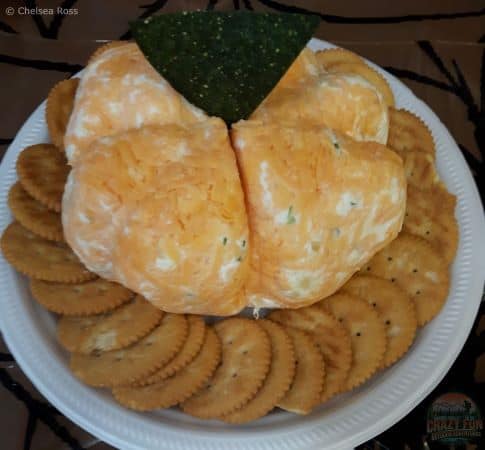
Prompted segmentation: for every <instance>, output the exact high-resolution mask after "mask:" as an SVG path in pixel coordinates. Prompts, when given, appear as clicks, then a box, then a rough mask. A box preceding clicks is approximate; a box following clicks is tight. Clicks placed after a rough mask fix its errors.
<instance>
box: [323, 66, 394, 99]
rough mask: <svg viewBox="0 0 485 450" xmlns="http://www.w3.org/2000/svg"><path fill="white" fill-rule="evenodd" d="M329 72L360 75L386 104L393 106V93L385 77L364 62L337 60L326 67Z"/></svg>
mask: <svg viewBox="0 0 485 450" xmlns="http://www.w3.org/2000/svg"><path fill="white" fill-rule="evenodd" d="M328 71H329V72H340V73H352V74H356V75H359V76H361V77H362V78H364V79H365V80H366V81H367V82H369V83H370V84H371V85H372V86H374V87H375V88H376V90H377V91H378V92H379V93H380V94H381V95H382V98H383V99H384V102H385V103H386V105H387V106H394V104H395V102H394V94H393V93H392V89H391V87H390V86H389V84H388V83H387V81H386V79H385V78H384V77H383V76H382V75H381V74H380V73H379V72H377V71H376V70H374V69H372V68H371V67H369V66H368V65H367V64H366V63H365V62H347V61H346V62H338V63H334V64H332V65H331V66H330V67H329V68H328Z"/></svg>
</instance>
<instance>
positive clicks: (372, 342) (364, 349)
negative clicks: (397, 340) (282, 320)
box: [319, 293, 387, 390]
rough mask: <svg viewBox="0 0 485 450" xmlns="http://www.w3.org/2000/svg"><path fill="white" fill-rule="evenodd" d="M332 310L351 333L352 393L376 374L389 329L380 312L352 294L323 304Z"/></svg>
mask: <svg viewBox="0 0 485 450" xmlns="http://www.w3.org/2000/svg"><path fill="white" fill-rule="evenodd" d="M319 305H320V306H322V307H324V308H325V309H327V310H328V311H330V312H331V313H332V314H333V315H334V316H335V317H336V318H337V319H338V320H339V321H341V322H342V324H343V325H344V326H345V327H346V328H347V330H348V332H349V333H350V338H351V341H352V365H351V367H350V372H349V375H348V377H347V381H346V383H345V388H346V389H347V390H351V389H353V388H355V387H357V386H359V385H360V384H362V383H363V382H364V381H366V380H367V379H368V378H370V377H371V375H373V374H374V373H375V372H376V371H377V369H378V368H379V366H380V365H381V364H382V360H383V357H384V354H385V352H386V345H387V339H386V330H385V328H384V322H383V320H382V318H381V317H380V316H379V314H378V313H377V312H376V310H375V309H374V308H373V307H372V306H370V305H369V304H368V303H367V302H366V301H365V300H362V299H361V298H358V297H353V296H351V295H348V294H340V293H338V294H334V295H332V296H330V297H328V298H326V299H324V300H322V301H321V302H320V303H319Z"/></svg>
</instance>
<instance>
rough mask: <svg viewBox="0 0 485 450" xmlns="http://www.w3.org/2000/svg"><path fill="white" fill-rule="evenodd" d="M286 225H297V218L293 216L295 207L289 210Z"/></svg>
mask: <svg viewBox="0 0 485 450" xmlns="http://www.w3.org/2000/svg"><path fill="white" fill-rule="evenodd" d="M286 223H287V224H289V225H291V224H292V223H296V217H295V215H294V214H293V206H290V207H289V208H288V215H287V217H286Z"/></svg>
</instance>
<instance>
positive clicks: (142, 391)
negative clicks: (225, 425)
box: [113, 327, 221, 411]
mask: <svg viewBox="0 0 485 450" xmlns="http://www.w3.org/2000/svg"><path fill="white" fill-rule="evenodd" d="M220 356H221V344H220V341H219V339H218V337H217V335H216V333H215V332H214V330H213V329H212V327H208V328H207V331H206V333H205V335H204V341H203V345H202V346H201V348H200V350H199V352H198V353H197V354H196V355H195V357H194V358H193V359H192V361H191V362H190V363H189V364H188V365H186V366H185V367H183V368H182V369H181V370H180V371H178V372H176V373H173V374H172V375H171V376H169V377H167V378H165V379H163V380H161V381H157V382H156V383H153V384H149V385H146V386H120V387H117V388H114V389H113V396H114V398H115V399H116V401H118V402H119V403H120V404H122V405H123V406H126V407H128V408H131V409H135V410H138V411H150V410H153V409H158V408H170V407H171V406H175V405H176V404H178V403H180V402H183V401H184V400H186V399H188V398H189V397H191V396H192V395H193V394H194V393H195V392H197V391H198V390H199V389H200V388H201V387H202V386H203V385H204V383H205V382H206V381H207V380H208V379H209V378H210V377H211V376H212V374H213V373H214V371H215V369H216V367H217V364H218V363H219V361H220Z"/></svg>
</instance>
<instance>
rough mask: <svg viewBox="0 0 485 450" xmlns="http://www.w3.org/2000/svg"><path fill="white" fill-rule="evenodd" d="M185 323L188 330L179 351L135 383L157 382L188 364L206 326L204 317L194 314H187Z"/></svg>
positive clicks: (201, 340)
mask: <svg viewBox="0 0 485 450" xmlns="http://www.w3.org/2000/svg"><path fill="white" fill-rule="evenodd" d="M187 323H188V326H189V332H188V335H187V339H186V340H185V342H184V345H183V347H182V348H181V349H180V351H179V352H178V353H177V354H176V355H175V356H174V358H173V359H172V360H171V361H169V362H168V363H167V364H166V365H165V366H163V367H162V368H161V369H160V370H157V371H156V372H155V373H153V374H151V375H150V376H148V377H147V378H143V379H142V380H140V381H139V382H138V383H136V384H137V385H139V386H146V385H147V384H153V383H157V382H159V381H162V380H164V379H165V378H168V377H171V376H172V375H173V374H175V373H177V372H178V371H179V370H181V369H183V368H184V367H185V366H186V365H187V364H190V362H191V361H192V360H193V359H194V358H195V356H196V355H197V354H198V352H199V350H200V348H201V347H202V344H203V343H204V336H205V330H206V326H205V323H204V319H203V318H202V317H201V316H195V315H189V316H187Z"/></svg>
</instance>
